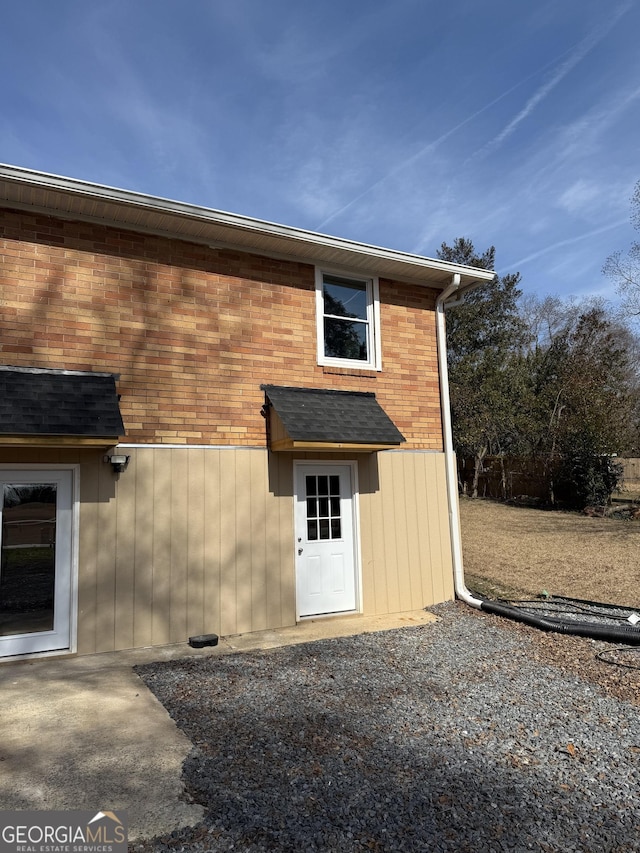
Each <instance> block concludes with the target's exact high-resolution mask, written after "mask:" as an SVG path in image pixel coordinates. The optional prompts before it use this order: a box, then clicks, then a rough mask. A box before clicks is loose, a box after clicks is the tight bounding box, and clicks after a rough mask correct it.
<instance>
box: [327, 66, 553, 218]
mask: <svg viewBox="0 0 640 853" xmlns="http://www.w3.org/2000/svg"><path fill="white" fill-rule="evenodd" d="M550 64H551V63H547V64H546V65H544V66H542V68H538V69H537V70H536V71H534V72H533V73H532V74H528V75H527V76H526V77H523V79H522V80H520V81H519V82H518V83H515V84H514V85H513V86H511V87H510V88H509V89H507V90H506V91H504V92H502V93H501V94H500V95H498V96H497V97H496V98H494V99H493V100H492V101H489V103H488V104H485V105H484V106H483V107H481V108H480V109H479V110H476V112H474V113H472V114H471V115H470V116H467V118H465V119H464V120H463V121H461V122H459V123H458V124H457V125H455V127H452V128H450V130H448V131H447V132H446V133H443V134H442V135H441V136H439V137H438V138H437V139H435V140H433V142H429V143H428V144H427V145H424V146H423V147H422V148H420V150H419V151H417V152H416V153H415V154H412V155H411V156H410V157H407V158H406V159H404V160H403V161H402V162H401V163H399V164H398V165H397V166H394V168H393V169H390V170H389V171H388V172H385V174H384V175H383V176H382V177H381V178H378V180H377V181H374V182H373V183H372V184H370V185H369V186H368V187H367V188H366V189H364V190H362V192H360V193H358V195H357V196H355V197H354V198H352V199H351V201H349V202H347V204H344V205H343V206H342V207H340V208H339V209H338V210H335V211H334V212H333V213H332V214H331V215H330V216H327V217H326V219H324V220H323V221H322V222H321V223H320V224H319V225H318V226H317V229H316V230H321V229H322V228H324V227H325V225H327V224H328V223H329V222H331V221H332V220H333V219H336V218H337V217H338V216H340V215H341V214H342V213H344V212H345V211H347V210H349V208H351V207H353V205H354V204H357V202H359V201H360V199H362V198H364V197H365V196H366V195H368V194H369V193H370V192H373V190H375V189H376V188H377V187H379V186H381V185H382V184H383V183H384V182H385V181H387V180H388V179H389V178H392V177H393V176H394V175H397V174H398V173H399V172H402V171H404V170H405V169H407V168H408V167H409V166H411V165H412V164H413V163H415V162H417V161H418V160H420V158H421V157H424V155H425V154H428V153H429V152H431V151H435V150H436V149H437V148H438V147H439V146H440V145H442V143H443V142H446V140H447V139H449V137H450V136H453V134H454V133H457V132H458V131H459V130H461V129H462V128H463V127H465V126H466V125H468V124H470V123H471V122H472V121H474V120H475V119H477V118H478V117H479V116H481V115H482V114H483V113H486V112H487V110H490V109H491V107H493V106H495V105H496V104H498V103H499V102H500V101H502V100H503V99H504V98H506V97H508V96H509V95H510V94H511V93H512V92H514V91H515V90H516V89H518V88H519V87H520V86H523V85H524V84H525V83H526V82H527V81H529V80H530V79H531V78H532V77H535V76H536V75H537V74H539V73H540V72H541V71H544V69H545V68H548V67H549V65H550Z"/></svg>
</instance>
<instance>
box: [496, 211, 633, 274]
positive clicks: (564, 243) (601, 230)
mask: <svg viewBox="0 0 640 853" xmlns="http://www.w3.org/2000/svg"><path fill="white" fill-rule="evenodd" d="M628 222H629V219H628V218H626V219H618V220H616V222H611V223H610V224H609V225H604V226H603V227H602V228H594V229H593V230H592V231H587V232H586V233H584V234H580V235H579V236H578V237H571V238H569V239H568V240H559V241H558V242H557V243H551V244H550V245H549V246H545V247H544V248H543V249H539V250H538V251H537V252H533V253H532V254H531V255H526V257H524V258H519V259H518V260H517V261H513V263H510V264H509V265H508V266H509V268H510V269H517V268H518V267H520V266H523V265H524V264H528V263H530V262H531V261H535V260H537V259H538V258H541V257H542V256H543V255H548V254H549V253H550V252H554V251H555V250H556V249H562V248H564V247H565V246H573V245H575V244H576V243H580V242H581V241H582V240H588V239H589V238H590V237H596V236H597V235H598V234H605V233H606V232H607V231H613V230H614V229H615V228H620V227H621V226H622V225H627V224H628Z"/></svg>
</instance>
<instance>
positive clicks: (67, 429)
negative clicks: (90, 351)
mask: <svg viewBox="0 0 640 853" xmlns="http://www.w3.org/2000/svg"><path fill="white" fill-rule="evenodd" d="M122 435H124V424H123V423H122V416H121V414H120V406H119V404H118V395H117V393H116V384H115V377H114V375H113V374H111V373H88V372H87V373H85V372H81V371H74V370H46V369H42V368H31V367H3V366H0V446H2V445H4V446H7V445H39V446H43V445H44V446H62V447H78V446H81V447H107V446H109V445H112V444H114V443H117V441H118V439H119V438H120V436H122Z"/></svg>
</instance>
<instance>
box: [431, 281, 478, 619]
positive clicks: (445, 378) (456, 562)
mask: <svg viewBox="0 0 640 853" xmlns="http://www.w3.org/2000/svg"><path fill="white" fill-rule="evenodd" d="M459 287H460V273H454V275H453V278H452V279H451V284H450V285H449V286H448V287H446V288H445V289H444V290H443V291H442V293H441V294H440V296H439V297H438V298H437V299H436V337H437V342H438V366H439V368H440V400H441V406H442V433H443V439H444V458H445V467H446V472H447V503H448V507H449V534H450V536H451V556H452V560H453V585H454V589H455V593H456V596H457V597H458V598H460V599H462V601H464V602H466V604H470V605H471V606H472V607H476V608H478V609H480V607H481V606H482V602H481V601H480V599H478V598H475V597H474V596H473V595H472V594H471V593H470V592H469V590H468V589H467V586H466V584H465V582H464V565H463V561H462V541H461V539H460V509H459V504H458V473H457V468H456V458H455V454H454V452H453V435H452V432H451V403H450V399H449V371H448V369H447V328H446V320H445V316H444V309H445V304H446V302H447V300H448V299H449V297H450V296H453V294H454V293H456V292H457V291H458V289H459Z"/></svg>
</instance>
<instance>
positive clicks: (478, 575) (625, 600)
mask: <svg viewBox="0 0 640 853" xmlns="http://www.w3.org/2000/svg"><path fill="white" fill-rule="evenodd" d="M460 515H461V527H462V549H463V556H464V567H465V578H466V581H467V586H468V587H469V588H471V589H473V590H475V591H476V592H478V593H479V594H482V595H486V596H491V597H494V598H532V597H537V596H539V595H541V594H542V593H544V592H547V593H549V594H551V595H566V596H570V597H573V598H584V599H588V600H591V601H602V602H607V603H612V604H621V605H624V606H628V607H633V608H640V584H639V582H640V569H639V564H638V554H639V549H640V520H636V521H622V520H619V519H612V518H588V517H587V516H584V515H581V514H580V513H568V512H557V511H545V510H540V509H532V508H529V507H520V506H511V505H506V504H501V503H496V502H493V501H486V500H470V499H464V498H462V499H461V501H460Z"/></svg>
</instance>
